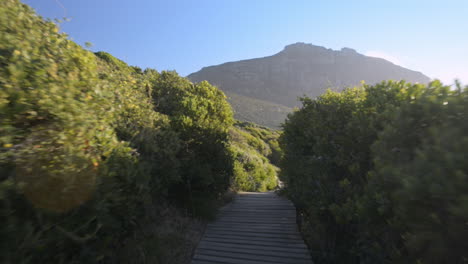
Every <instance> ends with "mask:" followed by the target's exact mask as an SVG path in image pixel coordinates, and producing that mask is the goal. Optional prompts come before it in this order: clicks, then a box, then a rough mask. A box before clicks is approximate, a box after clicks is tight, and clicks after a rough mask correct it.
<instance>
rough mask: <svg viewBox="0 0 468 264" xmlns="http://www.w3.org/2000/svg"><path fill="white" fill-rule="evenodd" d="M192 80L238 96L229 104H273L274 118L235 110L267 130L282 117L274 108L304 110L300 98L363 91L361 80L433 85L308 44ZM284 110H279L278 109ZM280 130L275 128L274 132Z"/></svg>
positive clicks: (389, 66)
mask: <svg viewBox="0 0 468 264" xmlns="http://www.w3.org/2000/svg"><path fill="white" fill-rule="evenodd" d="M188 78H189V79H190V80H191V81H194V82H200V81H203V80H208V81H209V82H211V83H213V84H215V85H217V86H218V87H219V88H220V89H221V90H223V91H225V92H229V93H230V94H231V95H232V94H235V95H239V96H237V97H232V98H234V99H230V100H238V99H239V98H246V97H248V98H253V99H255V103H253V104H259V103H258V102H260V101H264V102H268V103H269V104H265V103H264V104H262V105H263V106H264V107H263V108H264V109H269V111H270V112H268V113H265V115H264V116H262V117H259V116H258V115H257V114H255V113H252V111H251V112H249V111H248V110H246V109H247V107H245V105H246V104H245V103H239V102H237V103H233V104H234V105H238V106H239V105H243V107H237V108H235V111H236V112H237V113H239V114H238V116H241V117H242V118H245V117H246V116H250V117H251V116H255V118H257V119H258V120H259V121H256V122H257V123H261V124H265V122H266V121H265V120H266V119H268V118H269V120H270V121H272V120H273V118H271V117H275V118H276V117H277V116H279V112H277V111H276V110H272V109H275V108H274V107H271V105H272V104H276V105H280V106H282V107H283V108H284V107H289V108H290V107H296V106H299V105H300V102H299V101H298V100H297V98H298V97H299V96H303V95H307V96H309V97H315V96H318V95H320V94H322V93H323V92H325V91H326V89H327V88H333V89H335V90H340V89H343V88H345V87H350V86H351V87H352V86H355V85H359V84H360V83H361V81H362V80H364V81H365V82H366V83H367V84H375V83H378V82H381V81H383V80H396V81H399V80H406V81H409V82H419V83H427V82H429V81H430V79H429V78H428V77H427V76H425V75H423V74H422V73H420V72H416V71H412V70H409V69H405V68H403V67H400V66H397V65H394V64H393V63H390V62H388V61H386V60H384V59H377V58H373V57H368V56H365V55H363V54H360V53H358V52H357V51H356V50H354V49H351V48H346V47H345V48H342V49H339V50H333V49H328V48H325V47H321V46H315V45H312V44H307V43H304V42H298V43H294V44H291V45H287V46H286V47H285V48H284V49H283V50H282V51H280V52H279V53H277V54H274V55H272V56H267V57H263V58H257V59H249V60H243V61H237V62H229V63H224V64H221V65H217V66H210V67H207V68H203V69H202V70H201V71H199V72H195V73H192V74H190V75H189V76H188ZM241 96H243V97H241ZM239 100H244V99H239ZM239 100H238V101H239ZM244 101H245V100H244ZM250 101H252V100H250ZM252 102H253V101H252ZM266 105H268V107H267V106H266ZM283 108H281V107H277V109H283ZM259 111H260V110H259ZM262 111H263V110H262ZM280 112H281V111H280ZM281 113H283V112H281ZM282 116H284V115H282ZM265 118H266V119H265ZM264 119H265V120H264ZM274 120H278V118H276V119H274ZM249 121H253V119H249ZM272 123H273V121H272ZM278 125H279V124H278V123H277V122H276V123H274V124H273V127H278Z"/></svg>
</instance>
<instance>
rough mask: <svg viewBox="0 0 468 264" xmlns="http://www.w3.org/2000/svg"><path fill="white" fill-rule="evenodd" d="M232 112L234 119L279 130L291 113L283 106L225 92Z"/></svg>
mask: <svg viewBox="0 0 468 264" xmlns="http://www.w3.org/2000/svg"><path fill="white" fill-rule="evenodd" d="M225 93H226V96H227V100H228V102H229V103H230V104H231V106H232V108H233V110H234V118H235V119H237V120H242V121H246V122H252V123H255V124H258V125H261V126H266V127H269V128H273V129H279V128H280V124H282V123H283V122H284V120H285V119H286V116H287V115H288V114H289V113H291V112H292V111H293V109H292V108H290V107H286V106H284V105H280V104H275V103H271V102H268V101H263V100H259V99H254V98H252V97H248V96H243V95H238V94H235V93H231V92H225Z"/></svg>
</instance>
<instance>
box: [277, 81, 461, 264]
mask: <svg viewBox="0 0 468 264" xmlns="http://www.w3.org/2000/svg"><path fill="white" fill-rule="evenodd" d="M302 102H303V107H302V108H301V109H300V110H299V111H297V112H295V113H293V114H291V115H290V116H289V118H288V120H287V121H286V124H285V126H284V133H283V135H282V137H281V144H282V147H283V150H284V160H283V162H282V166H281V168H282V179H283V181H284V182H285V184H286V186H287V193H288V195H289V196H290V197H291V198H292V199H293V201H294V202H295V203H296V205H297V207H298V208H299V209H300V210H301V214H302V227H301V229H302V231H303V234H304V236H305V238H306V240H307V242H308V243H309V245H310V246H311V248H312V252H313V255H314V258H315V261H316V262H317V263H465V262H466V261H467V258H468V255H467V252H466V245H467V244H466V241H465V240H466V237H468V229H467V228H466V221H467V219H468V211H467V208H468V200H467V199H466V197H467V196H466V193H467V192H468V185H467V184H466V183H467V181H468V167H467V163H466V162H465V160H466V152H467V150H468V145H467V142H468V137H467V135H468V126H467V124H468V122H467V121H468V120H467V117H468V108H467V106H468V87H467V88H464V89H463V88H462V87H461V86H460V85H458V87H457V88H456V89H450V87H448V86H443V85H442V84H441V83H440V82H438V81H434V82H432V83H430V84H428V85H422V84H409V83H405V82H383V83H380V84H377V85H374V86H369V85H364V86H362V87H359V88H352V89H346V90H344V91H342V92H332V91H328V92H327V93H325V94H323V95H322V96H320V97H318V98H316V99H309V98H303V99H302Z"/></svg>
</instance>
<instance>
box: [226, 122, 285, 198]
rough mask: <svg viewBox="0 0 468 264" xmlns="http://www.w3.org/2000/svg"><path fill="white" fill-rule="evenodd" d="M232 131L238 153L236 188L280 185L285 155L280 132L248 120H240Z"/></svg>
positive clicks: (232, 142)
mask: <svg viewBox="0 0 468 264" xmlns="http://www.w3.org/2000/svg"><path fill="white" fill-rule="evenodd" d="M229 134H230V142H231V150H232V152H233V154H234V175H235V177H234V184H233V188H235V189H238V190H245V191H267V190H272V189H274V188H276V186H277V184H278V175H277V174H278V171H279V169H278V167H277V166H278V165H279V160H280V158H281V150H280V148H279V144H278V138H279V135H280V134H279V133H278V132H277V131H272V130H270V129H268V128H266V127H260V126H258V125H255V124H252V123H247V122H236V124H235V126H234V127H232V128H231V130H230V132H229Z"/></svg>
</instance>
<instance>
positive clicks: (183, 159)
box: [0, 0, 276, 263]
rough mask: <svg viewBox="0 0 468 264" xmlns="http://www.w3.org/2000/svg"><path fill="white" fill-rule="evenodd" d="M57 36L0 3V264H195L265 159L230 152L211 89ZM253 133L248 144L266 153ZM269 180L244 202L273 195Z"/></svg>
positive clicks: (16, 4) (225, 117)
mask: <svg viewBox="0 0 468 264" xmlns="http://www.w3.org/2000/svg"><path fill="white" fill-rule="evenodd" d="M58 32H59V30H58V27H57V25H56V24H54V23H52V22H50V21H45V20H43V19H42V18H41V17H40V16H38V15H37V14H35V12H34V11H33V10H32V9H31V8H30V7H28V6H27V5H24V4H22V3H21V2H20V1H18V0H3V1H2V5H1V6H0V54H1V56H0V87H1V89H0V120H1V122H0V222H1V223H2V225H1V226H0V237H1V243H0V262H1V263H187V262H188V261H190V257H191V252H192V250H193V247H194V245H195V244H196V242H197V241H198V238H197V236H198V235H200V233H201V232H202V228H201V225H200V224H199V221H198V220H197V219H206V218H209V217H212V216H213V215H214V214H215V209H216V207H217V206H218V205H219V204H220V200H221V198H222V195H223V193H224V192H225V191H226V190H227V189H228V188H229V187H230V185H231V183H232V182H236V178H235V177H236V175H237V172H242V177H244V176H246V175H247V177H249V175H250V172H251V170H250V169H251V167H254V168H256V166H257V164H259V163H257V162H256V161H257V160H261V166H266V167H269V166H270V165H268V162H269V161H268V160H266V158H263V157H262V155H263V154H269V153H270V152H268V151H265V152H258V153H255V155H257V156H258V157H259V159H256V160H255V161H253V162H251V161H252V160H250V159H248V158H247V159H240V158H239V156H242V153H244V152H245V153H247V152H250V151H251V147H250V145H248V146H247V145H244V144H242V143H240V142H236V143H233V142H232V140H231V139H230V131H232V129H233V124H234V119H233V112H232V109H231V107H230V105H229V104H228V102H227V101H226V96H225V95H224V94H223V92H222V91H220V90H218V89H217V88H216V87H214V86H212V85H210V84H209V83H208V82H200V83H196V84H194V83H191V82H190V81H189V80H187V79H186V78H183V77H180V76H179V75H178V74H177V73H175V72H166V71H163V72H158V71H156V70H153V69H145V70H142V69H140V68H138V67H132V66H128V65H127V64H126V63H125V62H123V61H121V60H119V59H117V58H115V57H113V56H112V55H110V54H108V53H105V52H98V53H96V54H94V53H92V52H90V51H88V50H85V49H83V48H82V47H81V46H79V45H77V44H76V43H74V42H73V41H71V40H70V39H68V37H67V35H65V34H61V33H58ZM256 130H257V129H253V130H252V132H249V133H245V134H243V137H244V138H248V139H249V140H252V142H254V141H255V142H256V139H255V138H254V137H258V138H261V139H262V140H263V141H264V140H266V139H263V134H261V133H260V134H258V135H257V134H256V133H254V132H255V131H256ZM252 138H253V139H252ZM265 142H267V141H265ZM270 148H272V147H270ZM239 153H240V154H239ZM240 167H242V168H244V169H243V170H239V168H240ZM253 171H257V170H256V169H254V170H253ZM244 173H245V174H244ZM271 175H273V174H268V175H267V176H268V177H263V176H262V175H260V177H257V174H255V176H254V177H252V179H250V178H249V184H250V185H253V186H254V187H253V188H251V187H249V189H252V190H257V189H261V188H266V189H269V188H274V186H275V184H276V182H273V181H271V180H270V179H273V178H272V177H270V176H271ZM274 176H275V175H274ZM275 177H276V176H275ZM257 180H258V183H257V182H256V181H257ZM266 180H268V181H269V182H268V183H263V182H264V181H266ZM236 187H237V188H238V189H240V190H242V188H243V186H241V185H238V186H236ZM197 227H198V228H197Z"/></svg>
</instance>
